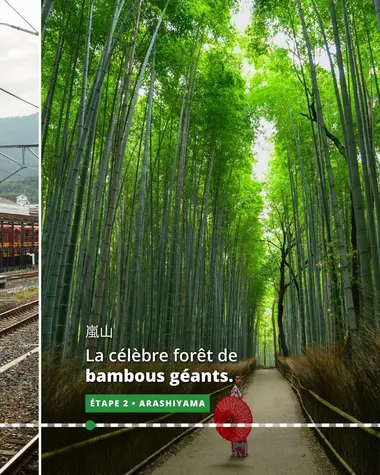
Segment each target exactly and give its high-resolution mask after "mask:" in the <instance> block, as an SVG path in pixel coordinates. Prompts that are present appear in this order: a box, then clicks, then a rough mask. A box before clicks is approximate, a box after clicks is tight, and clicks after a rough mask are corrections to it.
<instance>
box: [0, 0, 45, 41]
mask: <svg viewBox="0 0 380 475" xmlns="http://www.w3.org/2000/svg"><path fill="white" fill-rule="evenodd" d="M4 2H5V3H6V4H7V5H8V6H9V7H10V8H12V10H13V11H14V12H16V13H17V15H18V16H19V17H20V18H22V19H23V20H24V21H25V23H27V24H28V25H29V26H30V28H32V30H34V31H35V32H36V33H37V35H38V31H37V30H36V29H35V28H34V26H33V25H31V24H30V23H29V22H28V20H26V19H25V18H24V17H23V16H22V15H21V13H19V12H18V11H17V10H16V9H15V8H14V7H13V6H12V5H11V4H10V3H9V2H8V0H4Z"/></svg>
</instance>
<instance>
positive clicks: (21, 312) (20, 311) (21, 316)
mask: <svg viewBox="0 0 380 475" xmlns="http://www.w3.org/2000/svg"><path fill="white" fill-rule="evenodd" d="M37 318H38V300H34V301H33V302H29V303H27V304H24V305H21V306H20V307H16V308H13V309H11V310H7V311H6V312H4V313H1V314H0V338H1V337H2V336H4V335H6V334H7V333H9V332H11V331H13V330H15V329H16V328H18V327H21V326H23V325H26V324H27V323H29V322H32V321H34V320H35V319H37Z"/></svg>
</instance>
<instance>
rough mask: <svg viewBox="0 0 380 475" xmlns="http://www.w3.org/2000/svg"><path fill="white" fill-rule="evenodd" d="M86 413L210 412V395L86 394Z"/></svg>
mask: <svg viewBox="0 0 380 475" xmlns="http://www.w3.org/2000/svg"><path fill="white" fill-rule="evenodd" d="M85 407H86V412H97V413H100V412H111V413H115V412H153V413H157V412H182V413H183V412H198V413H199V412H201V413H206V412H210V395H209V394H86V399H85Z"/></svg>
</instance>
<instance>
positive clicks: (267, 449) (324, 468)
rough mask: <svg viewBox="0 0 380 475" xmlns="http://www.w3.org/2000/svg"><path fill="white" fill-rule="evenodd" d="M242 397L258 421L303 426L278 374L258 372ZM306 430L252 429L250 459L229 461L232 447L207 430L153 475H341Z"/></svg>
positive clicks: (162, 462) (292, 397)
mask: <svg viewBox="0 0 380 475" xmlns="http://www.w3.org/2000/svg"><path fill="white" fill-rule="evenodd" d="M244 393H245V394H244V398H245V401H246V402H247V404H248V405H249V406H250V408H251V410H252V414H253V419H254V422H305V421H304V419H303V416H302V413H301V411H300V408H299V404H298V401H297V399H296V396H295V395H294V393H293V391H292V389H291V388H290V385H289V383H288V382H287V381H286V380H285V379H284V378H283V377H282V376H281V374H280V373H279V372H278V371H277V370H275V369H264V370H258V371H257V372H256V374H255V376H254V378H253V381H252V383H251V384H250V385H249V386H248V387H247V388H245V391H244ZM311 431H312V429H307V428H272V429H265V428H263V429H261V428H259V429H252V432H251V434H250V435H249V437H248V454H249V455H248V457H246V458H241V459H236V458H232V457H230V449H231V444H230V443H229V442H227V441H226V440H224V439H222V438H221V437H220V436H219V434H218V433H217V431H216V429H203V430H202V431H200V432H199V434H198V435H196V436H195V437H193V438H192V440H191V441H189V442H188V443H185V444H184V445H183V446H182V448H180V449H174V451H173V455H172V456H170V457H168V455H167V454H166V456H165V458H166V460H163V459H161V460H158V462H157V465H156V468H153V469H152V467H151V468H150V470H148V471H147V472H144V473H151V474H153V475H223V474H228V475H235V474H236V475H322V474H326V473H328V474H329V475H330V474H333V475H335V474H337V473H338V472H337V471H336V469H335V468H334V467H333V465H332V464H331V463H330V461H329V460H328V459H327V457H326V455H325V454H324V451H323V450H322V449H321V447H320V445H319V442H318V441H317V440H316V439H315V437H314V436H313V435H312V433H311Z"/></svg>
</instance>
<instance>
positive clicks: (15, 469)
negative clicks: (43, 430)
mask: <svg viewBox="0 0 380 475" xmlns="http://www.w3.org/2000/svg"><path fill="white" fill-rule="evenodd" d="M21 444H24V445H23V447H22V448H21V449H20V450H18V449H19V445H21ZM12 445H13V446H16V447H17V451H16V452H15V453H14V451H12V450H0V454H1V455H3V456H10V457H11V458H10V459H9V460H8V461H7V462H6V463H5V465H3V466H2V467H0V475H18V474H20V475H21V474H25V475H26V474H36V473H38V434H37V435H36V436H34V437H33V438H32V439H30V440H29V441H27V442H26V443H25V442H24V441H17V440H16V441H14V442H12ZM32 459H34V461H35V462H36V461H37V464H36V463H33V464H30V462H31V461H32Z"/></svg>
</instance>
